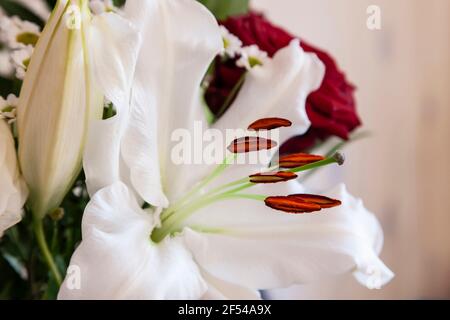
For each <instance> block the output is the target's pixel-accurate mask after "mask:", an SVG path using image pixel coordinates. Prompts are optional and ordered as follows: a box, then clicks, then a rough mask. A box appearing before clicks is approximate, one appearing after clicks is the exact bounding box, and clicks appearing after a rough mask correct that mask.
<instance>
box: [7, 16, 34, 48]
mask: <svg viewBox="0 0 450 320" xmlns="http://www.w3.org/2000/svg"><path fill="white" fill-rule="evenodd" d="M40 33H41V31H40V28H39V26H38V25H36V24H35V23H33V22H29V21H25V20H22V19H20V18H19V17H16V16H14V17H3V18H2V19H1V21H0V42H3V43H5V44H6V45H7V46H8V47H9V48H10V49H19V48H23V47H26V46H28V45H32V46H34V45H35V44H36V43H37V41H38V39H39V36H40Z"/></svg>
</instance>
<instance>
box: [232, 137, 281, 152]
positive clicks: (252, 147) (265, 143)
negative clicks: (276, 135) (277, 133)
mask: <svg viewBox="0 0 450 320" xmlns="http://www.w3.org/2000/svg"><path fill="white" fill-rule="evenodd" d="M277 145H278V144H277V143H276V142H275V141H273V140H270V139H265V138H261V137H243V138H238V139H235V140H234V141H233V142H232V143H231V144H230V146H229V147H228V151H230V152H231V153H249V152H254V151H261V150H270V149H272V148H275V147H276V146H277Z"/></svg>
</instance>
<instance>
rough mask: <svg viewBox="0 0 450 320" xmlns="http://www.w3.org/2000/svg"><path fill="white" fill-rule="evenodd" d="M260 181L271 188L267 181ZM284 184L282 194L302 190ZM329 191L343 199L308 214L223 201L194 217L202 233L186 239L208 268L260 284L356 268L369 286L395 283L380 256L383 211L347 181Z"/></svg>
mask: <svg viewBox="0 0 450 320" xmlns="http://www.w3.org/2000/svg"><path fill="white" fill-rule="evenodd" d="M258 187H259V191H262V192H264V191H265V190H266V192H267V189H266V188H267V186H264V185H261V186H258ZM278 188H284V189H285V190H282V189H280V190H279V192H282V193H281V194H289V193H292V192H294V193H295V192H297V193H298V192H299V187H298V185H297V182H289V183H285V184H282V185H279V186H278ZM255 190H257V188H255ZM270 190H272V191H273V190H274V188H273V186H271V187H270ZM329 195H330V196H331V197H333V198H336V199H340V200H341V201H342V202H343V205H342V206H341V207H337V208H333V209H329V210H324V211H323V213H320V214H314V215H302V216H292V215H287V214H283V213H281V214H280V213H278V212H276V211H273V210H270V209H267V208H265V206H264V204H263V203H259V202H250V201H248V200H233V201H230V202H228V203H220V204H217V205H215V206H211V207H208V208H206V209H204V210H203V211H202V212H199V213H198V214H196V215H195V216H193V217H192V218H191V219H190V221H189V222H187V225H189V226H190V227H191V228H193V229H194V230H200V231H202V232H195V231H192V230H191V229H186V230H185V232H184V238H185V240H186V243H187V246H188V247H189V248H190V249H191V251H192V252H193V254H194V256H195V259H196V261H197V262H198V263H199V265H200V266H201V267H202V268H203V269H205V270H206V271H207V272H209V273H210V274H212V275H213V276H215V277H220V278H221V279H222V280H224V281H229V282H232V283H235V284H239V285H242V286H246V287H249V288H253V289H272V288H281V287H288V286H290V285H292V284H301V283H305V282H311V281H315V280H319V279H320V278H322V277H324V276H327V275H334V274H339V273H345V272H351V271H353V270H355V271H354V273H355V276H356V277H357V279H358V280H359V281H360V282H362V283H363V284H365V285H367V286H371V285H372V284H373V281H375V282H377V283H378V284H379V285H384V284H385V283H387V282H389V280H390V279H391V278H392V277H393V274H392V272H391V271H390V270H389V269H388V268H387V267H386V266H385V265H384V264H383V262H381V260H380V259H379V258H378V253H379V250H380V248H381V245H382V231H381V228H380V226H379V223H378V221H377V220H376V218H375V217H374V216H373V215H372V214H371V213H370V212H369V211H367V210H366V209H365V208H364V207H363V205H362V203H361V201H360V200H357V199H355V198H353V197H352V196H350V195H349V194H348V193H347V191H346V190H345V187H343V186H340V187H338V188H337V189H336V190H334V191H333V192H331V193H330V194H329ZM373 277H378V278H376V279H374V278H373Z"/></svg>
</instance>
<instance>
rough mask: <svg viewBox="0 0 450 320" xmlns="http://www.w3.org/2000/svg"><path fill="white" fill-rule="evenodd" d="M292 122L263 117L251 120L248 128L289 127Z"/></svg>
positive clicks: (269, 128)
mask: <svg viewBox="0 0 450 320" xmlns="http://www.w3.org/2000/svg"><path fill="white" fill-rule="evenodd" d="M290 126H292V122H291V121H289V120H287V119H282V118H264V119H260V120H257V121H255V122H253V123H252V124H251V125H250V126H249V127H248V130H253V131H260V130H274V129H278V128H281V127H290Z"/></svg>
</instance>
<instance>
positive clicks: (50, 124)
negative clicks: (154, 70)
mask: <svg viewBox="0 0 450 320" xmlns="http://www.w3.org/2000/svg"><path fill="white" fill-rule="evenodd" d="M78 4H80V5H81V7H78ZM137 38H138V35H137V33H136V32H135V30H134V29H133V28H132V26H131V25H130V23H129V22H128V21H126V20H125V19H123V18H121V17H119V16H118V15H116V14H113V13H105V14H102V15H98V16H95V17H92V15H91V14H90V12H89V9H88V2H87V0H82V1H79V0H59V1H58V3H57V5H56V8H55V10H54V12H53V14H52V16H51V18H50V20H49V21H48V22H47V26H46V28H45V31H44V32H43V34H42V36H41V37H40V38H39V41H38V43H37V45H36V48H35V50H34V52H33V55H32V57H31V61H30V64H29V66H28V70H27V73H26V76H25V80H24V83H23V86H22V90H21V94H20V100H19V108H18V115H17V124H18V136H19V160H20V165H21V169H22V172H23V175H24V178H25V180H26V182H27V185H28V187H29V189H30V197H29V200H28V204H29V206H30V209H31V211H32V212H33V214H34V215H35V216H37V217H41V218H42V217H43V216H45V215H46V214H47V213H49V212H50V211H52V210H54V209H56V208H58V206H59V205H60V202H61V201H62V199H63V197H64V196H65V194H66V193H67V192H68V191H69V189H70V187H71V185H72V183H73V181H74V179H75V178H76V176H77V175H78V174H79V171H80V169H81V162H82V154H83V150H84V145H85V141H86V137H87V131H88V129H89V125H90V123H91V121H92V120H93V119H101V118H102V115H103V100H104V96H107V97H108V98H110V99H111V100H113V101H114V102H115V104H116V105H121V104H123V101H128V97H127V95H128V94H129V93H128V91H129V87H130V84H131V77H132V74H133V70H134V64H135V60H136V55H137V54H136V51H137V43H138V40H137Z"/></svg>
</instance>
